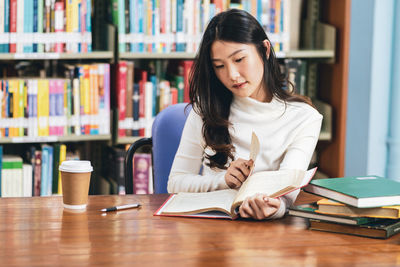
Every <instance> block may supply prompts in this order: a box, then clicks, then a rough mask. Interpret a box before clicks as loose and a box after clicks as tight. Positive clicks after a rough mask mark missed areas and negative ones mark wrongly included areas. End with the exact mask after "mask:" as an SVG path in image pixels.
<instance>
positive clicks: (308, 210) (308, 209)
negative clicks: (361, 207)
mask: <svg viewBox="0 0 400 267" xmlns="http://www.w3.org/2000/svg"><path fill="white" fill-rule="evenodd" d="M317 209H318V205H317V203H316V202H313V203H307V204H302V205H297V206H292V207H290V208H289V212H288V214H289V215H292V216H298V217H303V218H307V219H315V220H321V221H328V222H336V223H344V224H353V225H357V224H365V223H368V222H371V221H375V220H376V219H374V218H364V217H348V216H340V215H329V214H320V213H317V212H316V211H317Z"/></svg>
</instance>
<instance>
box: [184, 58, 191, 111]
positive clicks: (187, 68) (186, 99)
mask: <svg viewBox="0 0 400 267" xmlns="http://www.w3.org/2000/svg"><path fill="white" fill-rule="evenodd" d="M181 64H182V66H183V81H184V85H185V86H184V89H183V102H185V103H189V102H190V99H189V75H190V70H191V68H192V66H193V60H183V61H182V63H181Z"/></svg>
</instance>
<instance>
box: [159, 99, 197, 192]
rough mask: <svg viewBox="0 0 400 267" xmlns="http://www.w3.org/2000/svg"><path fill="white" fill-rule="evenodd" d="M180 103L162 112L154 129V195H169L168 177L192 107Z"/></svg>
mask: <svg viewBox="0 0 400 267" xmlns="http://www.w3.org/2000/svg"><path fill="white" fill-rule="evenodd" d="M186 106H187V103H180V104H176V105H172V106H169V107H167V108H165V109H164V110H162V111H161V112H160V113H159V114H158V115H157V116H156V118H155V120H154V122H153V127H152V130H151V132H152V142H153V176H154V178H153V179H154V193H155V194H162V193H167V184H168V176H169V173H170V171H171V166H172V162H173V160H174V158H175V154H176V150H177V149H178V146H179V142H180V140H181V135H182V130H183V127H184V125H185V122H186V118H187V116H188V115H189V112H190V110H191V109H192V107H191V106H188V107H187V108H186Z"/></svg>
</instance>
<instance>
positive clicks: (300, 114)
mask: <svg viewBox="0 0 400 267" xmlns="http://www.w3.org/2000/svg"><path fill="white" fill-rule="evenodd" d="M285 84H286V82H285V79H284V76H283V75H282V74H281V72H280V69H279V65H278V62H277V59H276V57H275V54H274V51H273V48H272V46H271V43H270V41H269V39H268V37H267V35H266V34H265V32H264V30H263V29H262V27H261V26H260V24H259V23H258V22H257V20H256V19H255V18H254V17H252V16H251V15H250V14H249V13H247V12H245V11H241V10H237V9H231V10H228V11H225V12H222V13H220V14H218V15H216V16H215V17H214V18H213V19H212V20H211V21H210V23H209V25H208V26H207V29H206V30H205V32H204V35H203V39H202V41H201V45H200V47H199V51H198V54H197V56H196V59H195V61H194V65H193V69H192V73H191V80H190V101H191V104H192V106H193V109H192V110H191V112H190V113H189V116H188V118H187V121H186V124H185V127H184V130H183V133H182V138H181V142H180V145H179V148H178V151H177V153H176V156H175V159H174V162H173V165H172V169H171V173H170V177H169V181H168V192H170V193H176V192H205V191H213V190H220V189H228V188H239V187H240V186H241V185H242V183H243V182H244V181H245V180H246V178H247V176H248V175H249V172H250V168H251V167H252V165H253V162H252V161H251V160H248V157H249V149H250V141H251V133H252V131H254V132H255V133H256V135H257V136H258V138H259V140H260V153H259V154H258V157H257V159H256V164H255V166H254V172H257V171H276V170H282V169H301V170H306V169H307V167H308V165H309V162H310V159H311V156H312V153H313V151H314V149H315V146H316V143H317V141H318V136H319V132H320V128H321V122H322V116H321V114H319V113H318V111H317V110H316V109H315V108H313V107H312V106H311V104H310V103H309V102H308V101H307V99H306V98H304V97H301V96H298V95H295V94H293V93H290V92H289V91H288V90H285V89H284V87H285ZM201 166H202V168H201ZM200 170H201V173H200ZM199 173H200V174H199ZM298 193H299V191H298V190H297V191H294V192H292V193H289V194H287V195H285V196H283V197H280V198H269V197H268V196H266V195H262V194H256V195H254V196H252V197H250V198H248V199H246V200H245V201H244V202H243V204H242V205H241V207H240V209H239V212H240V216H241V217H244V218H254V219H259V220H261V219H266V218H268V219H274V218H280V217H282V216H283V215H284V214H285V212H286V210H287V208H288V207H289V206H290V205H291V204H292V203H293V202H294V200H295V199H296V197H297V195H298Z"/></svg>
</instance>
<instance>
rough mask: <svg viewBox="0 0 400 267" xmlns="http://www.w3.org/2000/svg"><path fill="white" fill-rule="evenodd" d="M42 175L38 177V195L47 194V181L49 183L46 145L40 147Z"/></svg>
mask: <svg viewBox="0 0 400 267" xmlns="http://www.w3.org/2000/svg"><path fill="white" fill-rule="evenodd" d="M41 169H42V171H41V174H42V177H41V179H40V196H48V192H47V190H48V183H49V177H48V175H49V150H48V146H43V148H42V167H41Z"/></svg>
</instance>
